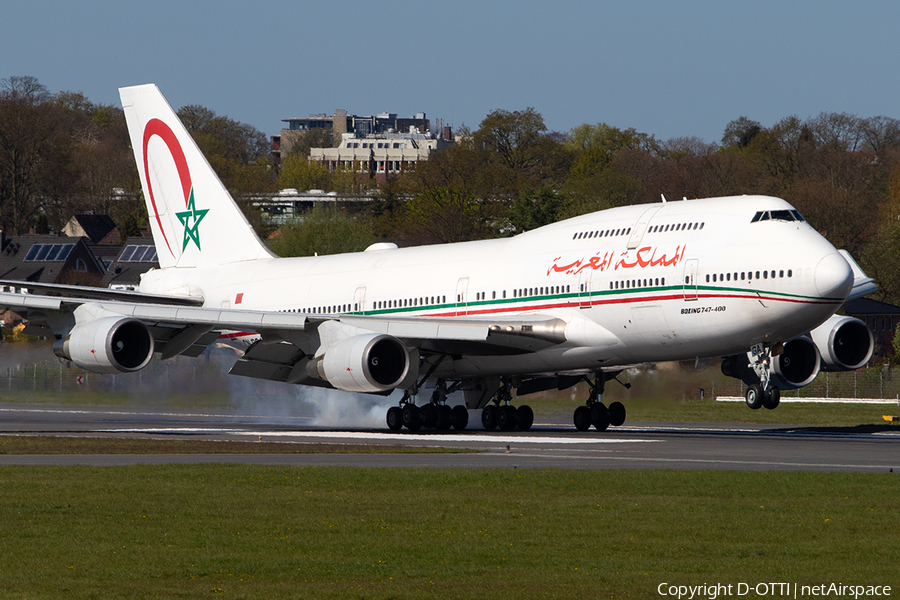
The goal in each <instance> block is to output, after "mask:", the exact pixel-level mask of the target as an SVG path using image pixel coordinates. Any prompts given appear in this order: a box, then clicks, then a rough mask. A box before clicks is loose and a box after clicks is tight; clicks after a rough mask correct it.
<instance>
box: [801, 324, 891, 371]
mask: <svg viewBox="0 0 900 600" xmlns="http://www.w3.org/2000/svg"><path fill="white" fill-rule="evenodd" d="M810 335H811V336H812V339H813V342H815V344H816V346H818V348H819V352H820V353H821V355H822V370H823V371H852V370H854V369H859V368H860V367H863V366H865V364H866V363H868V362H869V359H870V358H872V352H873V351H874V349H875V338H874V336H873V335H872V332H871V331H870V330H869V328H868V327H867V326H866V324H865V323H864V322H862V321H860V320H859V319H856V318H854V317H842V316H840V315H834V316H832V317H831V318H830V319H828V320H827V321H825V322H824V323H822V324H821V325H819V326H818V327H816V328H815V329H813V330H812V331H811V332H810Z"/></svg>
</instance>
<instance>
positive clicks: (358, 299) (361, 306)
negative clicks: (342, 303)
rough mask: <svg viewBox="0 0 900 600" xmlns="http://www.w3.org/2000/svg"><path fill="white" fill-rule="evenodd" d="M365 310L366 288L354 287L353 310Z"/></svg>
mask: <svg viewBox="0 0 900 600" xmlns="http://www.w3.org/2000/svg"><path fill="white" fill-rule="evenodd" d="M365 310H366V288H365V286H363V287H358V288H356V294H354V296H353V312H365Z"/></svg>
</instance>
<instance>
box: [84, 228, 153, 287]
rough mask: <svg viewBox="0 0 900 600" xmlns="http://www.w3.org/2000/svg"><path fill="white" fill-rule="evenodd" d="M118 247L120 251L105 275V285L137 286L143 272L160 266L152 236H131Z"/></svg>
mask: <svg viewBox="0 0 900 600" xmlns="http://www.w3.org/2000/svg"><path fill="white" fill-rule="evenodd" d="M98 248H99V246H98ZM116 248H117V249H118V252H117V253H116V256H115V258H114V259H113V260H112V262H111V264H110V265H109V267H108V268H107V270H106V275H104V276H103V284H102V285H103V286H104V287H112V286H117V287H118V286H126V287H134V286H137V285H138V284H139V283H140V281H141V275H142V274H144V273H146V272H147V271H149V270H150V269H158V268H159V261H158V260H157V258H156V246H155V245H154V244H153V239H152V238H144V237H130V238H128V241H127V242H126V243H125V245H124V246H116Z"/></svg>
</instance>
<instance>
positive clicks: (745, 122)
mask: <svg viewBox="0 0 900 600" xmlns="http://www.w3.org/2000/svg"><path fill="white" fill-rule="evenodd" d="M760 131H762V126H761V125H760V124H759V121H754V120H752V119H749V118H747V117H738V118H737V119H735V120H734V121H731V122H730V123H728V125H726V126H725V133H723V134H722V146H724V147H726V148H728V147H732V146H735V147H738V148H746V147H747V146H749V145H750V142H751V141H753V138H755V137H756V136H757V135H758V134H759V132H760Z"/></svg>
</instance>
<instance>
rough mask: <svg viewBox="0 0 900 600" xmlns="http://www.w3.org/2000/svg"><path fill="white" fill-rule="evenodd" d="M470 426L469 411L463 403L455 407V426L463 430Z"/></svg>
mask: <svg viewBox="0 0 900 600" xmlns="http://www.w3.org/2000/svg"><path fill="white" fill-rule="evenodd" d="M468 426H469V411H468V410H467V409H466V407H465V406H463V405H462V404H457V405H456V406H454V407H453V428H454V429H456V430H458V431H462V430H463V429H465V428H466V427H468Z"/></svg>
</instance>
